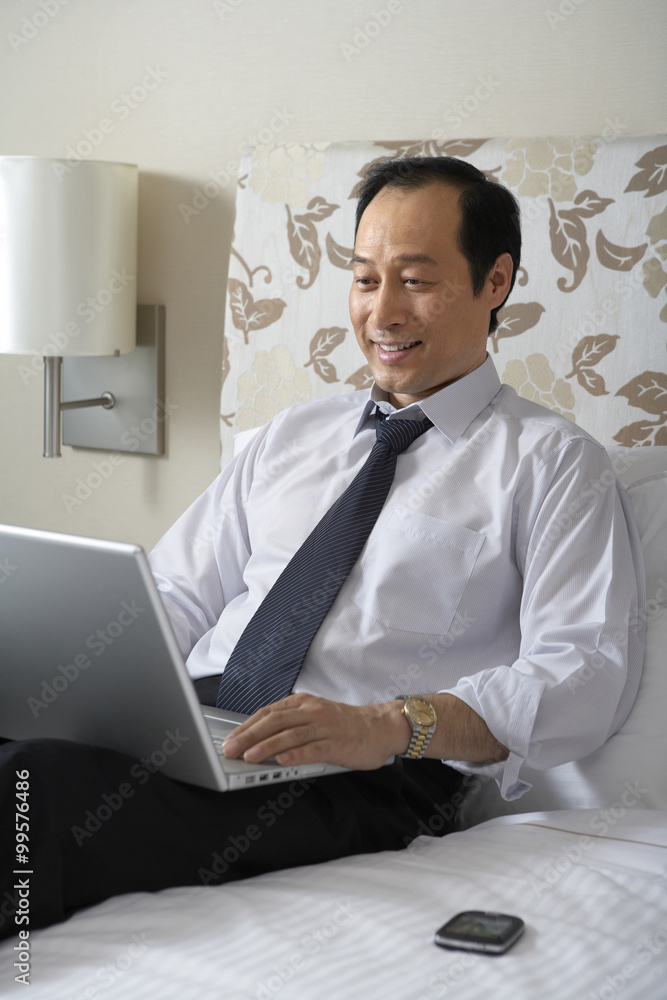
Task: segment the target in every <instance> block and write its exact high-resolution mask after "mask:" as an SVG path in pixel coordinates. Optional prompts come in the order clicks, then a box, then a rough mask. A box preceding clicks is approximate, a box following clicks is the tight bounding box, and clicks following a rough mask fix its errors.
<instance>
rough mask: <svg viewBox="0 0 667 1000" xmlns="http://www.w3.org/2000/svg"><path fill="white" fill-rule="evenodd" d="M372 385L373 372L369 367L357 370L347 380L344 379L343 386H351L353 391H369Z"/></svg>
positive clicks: (365, 366)
mask: <svg viewBox="0 0 667 1000" xmlns="http://www.w3.org/2000/svg"><path fill="white" fill-rule="evenodd" d="M372 384H373V372H372V371H371V366H370V365H364V366H363V368H358V369H357V370H356V372H353V373H352V374H351V375H350V377H349V378H346V379H345V385H351V386H353V387H354V388H355V389H357V390H358V389H370V387H371V386H372Z"/></svg>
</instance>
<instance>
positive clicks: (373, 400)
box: [354, 354, 502, 443]
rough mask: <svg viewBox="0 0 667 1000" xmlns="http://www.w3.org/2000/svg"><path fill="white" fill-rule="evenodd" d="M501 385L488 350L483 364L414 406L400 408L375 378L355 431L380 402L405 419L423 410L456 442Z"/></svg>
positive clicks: (384, 408)
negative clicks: (398, 408)
mask: <svg viewBox="0 0 667 1000" xmlns="http://www.w3.org/2000/svg"><path fill="white" fill-rule="evenodd" d="M501 385H502V383H501V381H500V379H499V377H498V372H497V371H496V366H495V365H494V363H493V361H492V359H491V357H490V356H489V355H488V354H487V356H486V360H485V361H484V362H483V363H482V364H481V365H480V366H479V368H475V369H474V371H471V372H470V374H469V375H464V376H463V378H460V379H457V381H456V382H452V383H451V385H446V386H445V387H444V389H439V390H438V392H434V393H433V394H432V395H431V396H427V397H426V398H425V399H423V400H422V401H421V402H420V403H411V404H410V406H405V407H402V408H401V409H400V410H397V409H396V408H395V407H394V406H392V404H391V403H390V402H389V401H388V393H387V392H385V391H384V389H381V388H380V387H379V386H378V385H377V383H376V382H374V383H373V385H372V386H371V389H370V394H369V397H368V399H367V401H366V404H365V406H364V408H363V411H362V413H361V417H360V418H359V423H358V424H357V426H356V427H355V430H354V434H355V436H356V435H357V434H358V433H359V431H360V430H361V428H362V427H363V426H364V425H365V423H366V421H367V420H368V417H369V416H370V414H371V413H372V412H373V410H374V409H375V407H376V406H378V407H379V408H380V409H382V410H384V412H385V413H387V414H388V415H390V414H392V413H397V414H400V415H401V418H402V419H410V418H412V419H413V420H415V419H417V417H418V413H419V411H421V412H422V413H423V414H424V415H425V416H427V417H428V418H429V420H431V421H432V422H433V424H434V425H435V426H436V427H437V428H438V430H439V431H441V432H442V433H443V434H444V435H445V437H446V438H448V439H449V440H450V441H451V442H452V443H454V442H455V441H456V440H457V439H458V438H459V437H460V436H461V434H463V432H464V430H465V429H466V427H469V426H470V424H471V423H472V421H473V420H474V419H475V417H477V416H478V415H479V414H480V413H481V412H482V410H483V409H485V408H486V407H487V406H488V405H489V403H490V402H491V400H492V399H493V397H494V396H495V395H496V393H497V392H498V390H499V389H500V387H501Z"/></svg>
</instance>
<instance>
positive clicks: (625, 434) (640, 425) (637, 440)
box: [614, 420, 667, 448]
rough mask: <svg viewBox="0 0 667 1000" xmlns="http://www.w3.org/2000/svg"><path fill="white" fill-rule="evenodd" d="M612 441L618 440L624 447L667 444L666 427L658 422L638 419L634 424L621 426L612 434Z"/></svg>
mask: <svg viewBox="0 0 667 1000" xmlns="http://www.w3.org/2000/svg"><path fill="white" fill-rule="evenodd" d="M614 441H618V443H619V444H622V445H624V447H626V448H636V447H637V446H638V445H644V446H646V445H656V444H667V428H665V427H663V426H662V425H661V424H660V423H657V424H655V423H651V422H649V421H648V420H638V421H637V422H636V423H634V424H627V426H626V427H621V429H620V431H618V432H617V433H616V434H614Z"/></svg>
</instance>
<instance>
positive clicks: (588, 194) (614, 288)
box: [221, 128, 667, 462]
mask: <svg viewBox="0 0 667 1000" xmlns="http://www.w3.org/2000/svg"><path fill="white" fill-rule="evenodd" d="M420 154H425V155H452V156H459V157H463V158H464V159H467V160H469V161H470V162H471V163H474V164H475V166H477V167H479V168H480V169H481V170H484V171H485V172H486V173H487V174H488V175H489V176H491V177H493V178H495V179H497V180H499V181H501V182H502V183H504V184H506V185H507V186H508V187H509V188H511V189H512V191H513V192H514V193H515V194H516V195H517V196H518V198H519V202H520V205H521V212H522V228H523V241H524V249H523V260H522V268H521V271H520V273H519V275H518V279H517V284H516V286H515V288H514V291H513V292H512V295H511V297H510V300H509V302H508V304H507V306H506V307H505V309H503V310H502V312H501V314H500V318H501V323H500V326H499V328H498V330H497V331H496V332H495V333H494V334H493V335H492V336H491V338H490V340H489V351H490V352H491V354H492V355H493V358H494V360H495V362H496V365H497V367H498V371H499V374H500V376H501V379H502V380H503V381H505V382H508V383H509V384H510V385H513V386H514V387H515V388H516V389H517V391H518V392H520V393H521V394H522V395H524V396H528V397H529V398H533V399H536V400H538V401H539V402H541V403H544V404H545V405H546V406H549V407H551V408H552V409H555V410H558V411H559V412H562V413H565V414H567V415H568V416H570V417H571V418H572V419H574V420H576V421H577V423H579V424H580V425H582V426H583V427H585V428H586V429H587V430H588V431H590V432H591V433H592V434H593V435H594V436H595V437H597V438H598V440H600V441H602V443H603V444H605V445H613V444H622V445H626V446H633V445H654V444H667V375H666V374H665V369H666V365H665V362H666V361H667V355H666V353H665V346H666V343H667V287H666V286H667V197H666V192H667V137H656V136H625V135H618V134H617V133H616V132H615V131H614V130H613V129H612V128H610V129H609V131H608V134H603V135H602V136H600V137H598V138H594V139H571V138H553V139H548V138H547V139H486V140H484V139H474V140H473V139H471V140H467V141H465V140H462V141H454V142H435V141H427V142H375V143H372V142H368V143H362V142H354V143H331V144H326V143H313V144H296V145H285V146H276V147H266V146H264V147H257V148H255V149H253V150H251V151H249V152H248V153H247V154H246V155H245V157H244V158H243V160H242V163H241V168H240V173H239V186H238V191H237V216H236V226H235V236H234V245H233V247H232V255H231V263H230V271H229V288H228V298H227V315H226V322H225V334H226V343H225V354H224V366H223V377H224V381H223V388H222V397H221V433H222V446H223V456H222V457H223V462H226V461H227V460H228V459H229V458H230V457H231V455H232V451H233V436H234V434H236V433H238V432H240V431H247V430H249V429H250V428H253V427H257V426H260V425H262V424H264V423H265V422H266V421H267V420H268V419H269V418H270V417H272V416H273V415H274V414H275V413H277V412H278V411H279V410H281V409H283V408H284V407H286V406H289V405H290V404H291V403H293V402H297V401H301V400H306V399H317V398H322V397H325V396H329V395H332V394H338V393H345V392H351V391H353V390H355V389H360V388H363V387H364V386H366V385H368V384H369V374H368V370H367V368H366V365H365V363H364V358H363V355H362V354H361V352H360V350H359V349H358V347H357V344H356V340H355V337H354V331H353V330H352V328H351V325H350V320H349V315H348V309H347V297H348V292H349V287H350V279H351V275H350V273H349V268H350V265H349V257H350V253H351V248H352V243H353V232H354V208H355V203H356V198H355V192H356V188H357V185H358V183H359V179H360V177H361V176H362V175H363V173H364V170H365V168H366V166H367V165H368V164H369V163H370V162H371V161H373V160H376V159H378V158H382V157H403V156H412V155H420Z"/></svg>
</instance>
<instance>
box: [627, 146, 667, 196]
mask: <svg viewBox="0 0 667 1000" xmlns="http://www.w3.org/2000/svg"><path fill="white" fill-rule="evenodd" d="M635 166H636V167H640V168H641V169H640V170H639V173H637V174H634V176H633V177H631V178H630V183H629V184H628V186H627V187H626V189H625V190H626V191H644V192H645V194H644V197H645V198H652V197H654V196H655V195H657V194H663V193H664V192H665V191H667V146H658V147H657V148H656V149H652V150H650V151H649V152H648V153H644V155H643V156H642V157H641V158H640V159H639V160H637V162H636V164H635Z"/></svg>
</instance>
